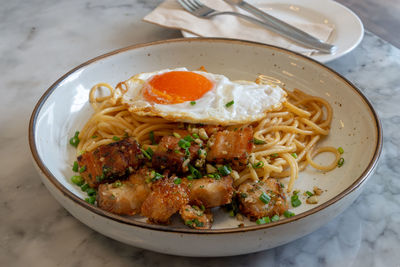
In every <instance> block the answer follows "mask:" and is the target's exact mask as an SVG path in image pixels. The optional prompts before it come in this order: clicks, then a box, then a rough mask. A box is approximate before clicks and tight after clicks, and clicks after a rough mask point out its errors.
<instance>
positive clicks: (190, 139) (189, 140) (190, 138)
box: [183, 135, 194, 142]
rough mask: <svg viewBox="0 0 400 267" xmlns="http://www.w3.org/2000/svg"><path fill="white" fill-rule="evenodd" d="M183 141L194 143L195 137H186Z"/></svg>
mask: <svg viewBox="0 0 400 267" xmlns="http://www.w3.org/2000/svg"><path fill="white" fill-rule="evenodd" d="M183 140H185V141H188V142H193V141H194V139H193V137H191V136H190V135H186V136H185V137H184V138H183Z"/></svg>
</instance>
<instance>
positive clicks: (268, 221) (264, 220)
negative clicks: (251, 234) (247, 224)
mask: <svg viewBox="0 0 400 267" xmlns="http://www.w3.org/2000/svg"><path fill="white" fill-rule="evenodd" d="M270 222H271V219H270V218H269V217H262V218H259V219H257V221H256V223H257V224H266V223H270Z"/></svg>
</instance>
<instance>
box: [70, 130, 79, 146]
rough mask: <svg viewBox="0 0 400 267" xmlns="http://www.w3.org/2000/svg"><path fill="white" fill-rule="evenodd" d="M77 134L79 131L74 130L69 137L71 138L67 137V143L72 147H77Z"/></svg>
mask: <svg viewBox="0 0 400 267" xmlns="http://www.w3.org/2000/svg"><path fill="white" fill-rule="evenodd" d="M78 135H79V131H76V132H75V134H74V136H73V137H72V138H71V139H69V143H70V144H71V145H72V146H73V147H78V145H79V141H80V140H79V137H78Z"/></svg>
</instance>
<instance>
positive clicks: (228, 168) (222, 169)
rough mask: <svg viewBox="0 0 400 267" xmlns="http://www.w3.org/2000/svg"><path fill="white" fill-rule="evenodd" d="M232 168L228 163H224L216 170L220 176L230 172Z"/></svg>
mask: <svg viewBox="0 0 400 267" xmlns="http://www.w3.org/2000/svg"><path fill="white" fill-rule="evenodd" d="M231 171H232V168H231V166H229V165H224V166H221V167H219V168H218V172H219V174H221V176H227V175H229V174H230V173H231Z"/></svg>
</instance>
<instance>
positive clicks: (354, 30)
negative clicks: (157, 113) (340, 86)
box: [182, 0, 364, 63]
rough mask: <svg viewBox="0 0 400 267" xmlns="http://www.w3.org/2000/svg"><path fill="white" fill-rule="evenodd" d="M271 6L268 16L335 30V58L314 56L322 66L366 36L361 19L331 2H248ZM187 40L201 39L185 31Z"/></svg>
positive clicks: (320, 54)
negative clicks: (324, 26) (330, 27)
mask: <svg viewBox="0 0 400 267" xmlns="http://www.w3.org/2000/svg"><path fill="white" fill-rule="evenodd" d="M248 2H250V3H251V4H253V5H255V6H257V3H264V4H265V3H266V2H267V3H268V5H269V6H270V9H269V10H267V12H268V13H269V14H271V15H274V16H277V17H288V16H290V17H293V18H294V20H295V21H297V22H306V23H324V24H329V25H331V26H332V27H333V28H334V30H333V32H332V34H331V36H330V38H329V40H328V43H332V44H334V45H336V46H337V51H336V53H335V54H333V55H331V54H322V53H314V54H313V55H311V56H310V57H311V58H313V59H315V60H318V61H319V62H323V63H326V62H329V61H332V60H334V59H337V58H339V57H341V56H343V55H345V54H347V53H349V52H350V51H351V50H353V49H354V48H356V47H357V45H358V44H359V43H360V42H361V40H362V38H363V36H364V26H363V24H362V22H361V20H360V18H359V17H358V16H357V15H356V14H355V13H354V12H353V11H351V10H350V9H348V8H347V7H345V6H343V5H341V4H339V3H337V2H335V1H331V0H296V1H293V0H257V1H248ZM182 34H183V36H184V37H197V36H196V35H193V34H192V33H188V32H185V31H182Z"/></svg>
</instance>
